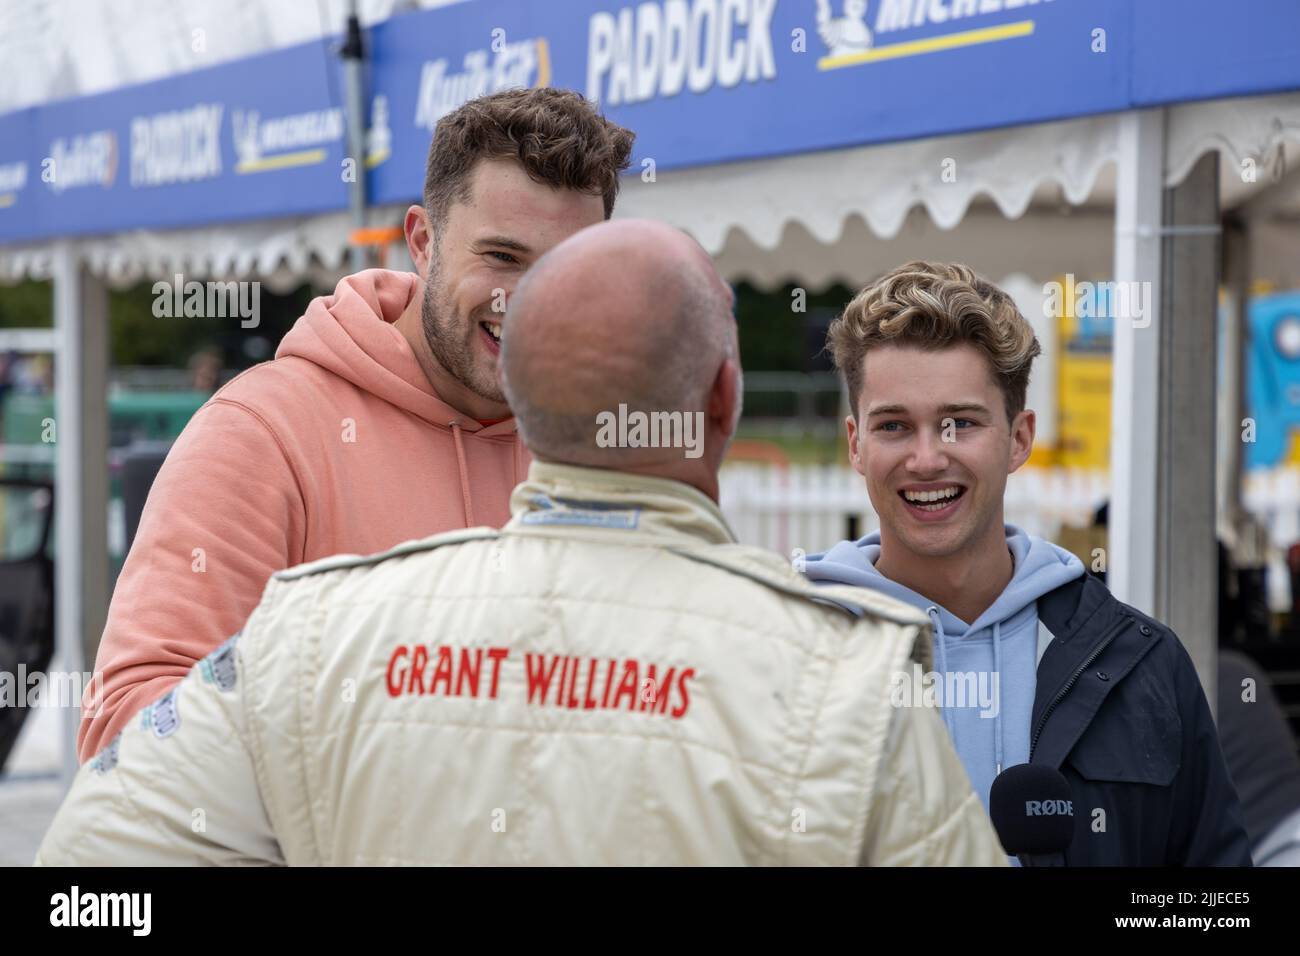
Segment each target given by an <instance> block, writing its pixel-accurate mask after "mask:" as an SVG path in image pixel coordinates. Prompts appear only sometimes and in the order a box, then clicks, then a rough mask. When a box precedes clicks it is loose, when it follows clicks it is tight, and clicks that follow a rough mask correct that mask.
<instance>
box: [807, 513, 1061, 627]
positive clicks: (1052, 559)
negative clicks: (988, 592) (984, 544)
mask: <svg viewBox="0 0 1300 956" xmlns="http://www.w3.org/2000/svg"><path fill="white" fill-rule="evenodd" d="M1005 528H1006V539H1007V547H1008V548H1009V549H1010V550H1011V557H1012V560H1013V562H1014V564H1015V570H1014V571H1013V573H1012V576H1011V581H1010V583H1008V584H1007V586H1006V587H1005V588H1004V589H1003V590H1002V593H1001V594H1000V595H998V598H997V600H995V601H994V602H993V603H992V604H991V605H990V606H989V608H988V609H987V610H986V611H984V613H983V614H981V615H980V616H979V618H977V619H976V620H974V621H972V622H970V623H969V624H968V623H967V622H965V621H963V620H961V619H960V618H957V617H955V616H953V615H952V614H951V613H950V612H949V611H948V610H947V609H946V608H943V607H939V606H938V605H937V604H935V603H934V602H933V601H931V600H930V599H929V598H927V597H925V596H924V595H922V594H918V593H917V592H915V591H913V590H912V589H911V588H908V587H904V586H903V585H901V584H897V583H895V582H893V581H891V580H889V578H887V577H885V576H884V575H883V574H881V573H880V572H879V571H877V570H876V560H877V559H878V558H879V557H880V532H879V531H873V532H872V533H871V534H869V535H867V536H866V537H865V538H862V539H860V540H858V541H841V542H840V543H839V544H837V545H835V547H833V548H831V549H830V550H829V551H826V552H824V553H822V554H815V555H811V556H809V557H808V558H807V565H806V570H805V572H804V573H805V574H807V575H808V577H809V578H810V579H811V580H813V581H824V582H827V583H835V584H853V585H857V586H858V587H865V588H871V589H872V590H873V591H879V592H881V593H882V594H887V595H889V596H890V597H893V598H897V599H898V600H900V601H904V602H906V603H907V604H910V605H912V606H913V607H915V608H919V609H921V610H922V611H928V610H929V609H931V608H935V609H936V611H937V613H938V617H939V622H940V623H941V624H942V627H943V632H944V633H945V634H946V635H948V636H949V637H962V636H965V635H966V634H968V633H969V634H972V635H974V634H976V633H978V632H980V631H983V630H986V629H988V628H991V627H992V626H993V625H994V624H998V623H1005V622H1006V621H1008V620H1009V619H1011V618H1012V617H1014V616H1015V615H1017V614H1019V613H1020V612H1021V611H1023V610H1024V609H1025V608H1026V607H1027V606H1028V605H1030V604H1032V603H1034V602H1035V601H1037V600H1038V599H1039V598H1040V597H1042V596H1043V595H1044V594H1047V593H1049V592H1051V591H1054V590H1056V589H1057V588H1059V587H1060V586H1061V585H1062V584H1065V583H1067V582H1069V581H1073V580H1074V579H1075V578H1077V577H1081V576H1082V575H1083V562H1082V561H1080V560H1079V559H1078V558H1077V557H1075V556H1074V555H1073V554H1071V553H1070V552H1069V551H1066V550H1065V549H1064V548H1061V547H1058V546H1057V545H1054V544H1052V543H1051V542H1050V541H1044V540H1043V539H1042V538H1035V537H1033V536H1031V535H1028V534H1025V532H1023V531H1021V530H1020V529H1019V528H1017V527H1016V526H1015V525H1006V526H1005ZM932 616H933V615H932Z"/></svg>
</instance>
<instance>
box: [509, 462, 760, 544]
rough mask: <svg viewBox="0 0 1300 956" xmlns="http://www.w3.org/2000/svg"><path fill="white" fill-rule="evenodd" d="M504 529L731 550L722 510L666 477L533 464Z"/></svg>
mask: <svg viewBox="0 0 1300 956" xmlns="http://www.w3.org/2000/svg"><path fill="white" fill-rule="evenodd" d="M510 513H511V518H510V521H509V523H507V524H506V526H505V528H504V529H503V530H504V531H507V532H517V533H527V534H548V535H555V536H559V537H584V538H599V539H608V538H609V535H610V532H611V531H614V532H620V531H621V532H624V533H626V534H628V535H631V536H632V538H633V540H634V541H644V543H645V544H654V545H692V544H693V545H699V544H734V543H735V541H736V536H735V535H734V534H733V533H732V531H731V528H730V527H729V526H728V525H727V520H726V518H724V517H723V516H722V512H721V511H720V510H719V509H718V506H717V504H715V503H714V502H713V501H712V500H710V499H709V497H708V496H707V495H705V494H704V493H703V492H701V491H699V490H698V489H696V488H692V487H691V486H690V485H686V484H683V483H682V482H680V481H673V480H671V479H668V478H654V477H650V476H648V475H634V474H629V473H627V472H623V471H611V470H608V469H604V468H586V467H582V466H578V465H559V464H556V463H554V462H547V461H536V460H534V461H533V462H532V464H531V465H529V468H528V478H527V479H526V480H525V481H524V482H523V483H521V484H520V485H519V486H518V487H516V488H515V490H514V492H513V494H511V496H510Z"/></svg>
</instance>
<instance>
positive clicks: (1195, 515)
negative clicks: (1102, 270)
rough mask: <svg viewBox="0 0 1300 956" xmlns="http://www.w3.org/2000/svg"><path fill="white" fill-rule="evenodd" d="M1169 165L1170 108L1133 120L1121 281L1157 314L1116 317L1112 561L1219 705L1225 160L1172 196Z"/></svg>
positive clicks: (1121, 223)
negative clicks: (1218, 451) (1218, 470)
mask: <svg viewBox="0 0 1300 956" xmlns="http://www.w3.org/2000/svg"><path fill="white" fill-rule="evenodd" d="M1164 161H1165V114H1164V111H1163V110H1151V111H1140V112H1134V113H1130V114H1126V115H1125V116H1123V117H1121V119H1120V135H1119V170H1118V176H1117V180H1116V208H1115V229H1116V233H1115V280H1116V282H1117V283H1129V284H1131V283H1137V285H1136V286H1133V285H1129V286H1128V288H1129V289H1130V290H1131V291H1130V294H1129V298H1130V300H1134V299H1135V297H1136V299H1135V301H1137V302H1139V303H1143V302H1145V304H1146V308H1145V310H1144V311H1143V314H1140V315H1138V314H1135V313H1134V310H1133V309H1121V310H1120V311H1121V312H1122V313H1123V314H1120V315H1117V316H1116V319H1115V356H1114V383H1113V395H1112V398H1113V406H1112V408H1113V411H1112V417H1113V421H1114V428H1113V433H1112V434H1113V438H1112V448H1111V472H1112V474H1111V478H1112V488H1113V497H1112V504H1111V510H1110V536H1111V537H1110V562H1109V565H1110V570H1111V573H1112V575H1113V584H1112V587H1113V588H1114V590H1115V593H1116V595H1117V596H1118V597H1119V598H1120V599H1121V600H1124V601H1127V602H1128V603H1130V604H1132V605H1134V606H1135V607H1137V608H1138V609H1139V610H1142V611H1145V612H1146V613H1148V614H1151V615H1152V616H1154V617H1156V618H1158V619H1159V620H1161V621H1164V622H1165V623H1167V624H1168V625H1169V626H1170V627H1172V628H1173V629H1174V630H1175V631H1176V632H1177V633H1178V636H1179V637H1180V638H1181V639H1182V642H1183V645H1184V646H1185V647H1186V648H1187V650H1188V653H1190V654H1191V657H1192V661H1193V663H1195V665H1196V670H1197V673H1198V675H1199V676H1200V679H1201V683H1202V685H1203V686H1204V687H1205V691H1206V696H1207V697H1208V698H1209V699H1210V701H1211V702H1212V701H1213V700H1214V693H1215V683H1216V681H1215V676H1216V675H1215V670H1216V663H1217V650H1218V633H1217V631H1218V628H1217V624H1218V551H1217V547H1216V540H1217V539H1216V534H1215V447H1214V446H1215V435H1216V428H1215V425H1216V422H1215V404H1216V403H1215V390H1214V385H1215V378H1216V355H1217V351H1218V347H1217V346H1218V335H1217V316H1218V286H1219V268H1220V255H1219V237H1220V227H1219V195H1218V168H1219V167H1218V154H1217V153H1208V154H1206V155H1205V156H1202V157H1201V159H1200V161H1199V162H1198V163H1197V164H1196V166H1195V167H1194V168H1193V169H1192V171H1191V173H1190V174H1188V176H1187V178H1186V179H1185V180H1184V181H1183V182H1182V183H1181V184H1180V185H1178V186H1176V187H1173V188H1169V189H1166V188H1164V166H1165V162H1164ZM1117 288H1120V289H1123V288H1125V287H1124V286H1119V287H1117ZM1148 295H1149V298H1148ZM1121 302H1122V300H1121Z"/></svg>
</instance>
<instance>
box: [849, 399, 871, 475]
mask: <svg viewBox="0 0 1300 956" xmlns="http://www.w3.org/2000/svg"><path fill="white" fill-rule="evenodd" d="M844 428H845V430H846V431H847V432H848V436H849V464H850V465H852V466H853V470H854V471H856V472H857V473H858V474H859V475H862V476H863V477H864V478H865V477H866V475H867V473H866V472H865V471H863V470H862V469H863V465H862V453H861V449H859V448H858V420H857V418H856V417H854V416H853V415H846V416H845V417H844Z"/></svg>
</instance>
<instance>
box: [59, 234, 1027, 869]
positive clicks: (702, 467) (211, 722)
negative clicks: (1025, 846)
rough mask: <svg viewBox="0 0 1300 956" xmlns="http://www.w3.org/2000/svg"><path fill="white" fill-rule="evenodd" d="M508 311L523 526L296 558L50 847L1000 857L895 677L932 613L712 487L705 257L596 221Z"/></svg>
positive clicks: (261, 855)
mask: <svg viewBox="0 0 1300 956" xmlns="http://www.w3.org/2000/svg"><path fill="white" fill-rule="evenodd" d="M504 329H505V333H504V341H505V346H504V349H503V353H502V375H503V384H504V386H505V391H506V395H507V397H508V398H509V400H510V404H511V407H512V409H513V411H514V412H515V414H516V415H517V416H518V421H519V425H520V431H521V432H522V434H523V438H524V440H525V442H526V443H527V444H528V447H529V448H530V450H531V451H532V453H533V454H534V455H535V456H536V459H537V460H536V461H535V462H534V464H533V466H532V469H531V471H530V472H529V476H528V479H527V480H526V481H525V482H524V483H523V484H521V485H520V486H519V487H518V488H517V489H516V490H515V492H514V495H513V498H512V501H511V510H512V515H513V517H512V518H511V520H510V522H509V524H507V525H506V527H505V528H503V529H502V530H501V531H499V532H498V531H493V530H491V529H486V528H481V529H469V530H466V531H457V532H451V533H448V534H444V535H439V536H436V537H433V538H429V539H426V540H423V541H413V542H409V543H407V544H403V545H400V546H398V547H396V548H394V549H392V550H390V551H388V552H385V553H382V554H378V555H373V556H371V557H364V558H360V557H350V556H342V557H336V558H328V559H325V560H322V561H317V562H315V563H312V564H308V565H303V566H300V567H297V568H293V569H290V570H288V571H283V572H280V573H278V574H276V575H275V576H274V577H272V579H271V580H270V582H269V583H268V584H267V587H266V590H265V593H264V595H263V597H262V601H261V604H260V605H259V606H258V607H257V609H256V610H255V611H254V612H253V614H252V616H251V617H250V618H249V619H248V621H247V623H246V625H245V627H244V628H243V630H242V631H241V632H240V633H239V634H237V635H236V636H234V637H232V638H231V639H230V640H229V641H227V642H226V643H225V644H224V645H222V647H220V648H219V649H218V650H217V651H215V652H214V653H213V654H211V655H210V656H209V657H207V658H205V659H204V660H202V661H200V662H199V664H198V665H197V666H195V668H194V669H193V670H192V671H191V672H190V674H189V675H188V677H186V679H185V680H184V681H183V682H182V683H181V684H180V685H178V686H177V687H176V688H174V689H173V690H171V691H170V692H168V693H167V694H166V695H165V696H163V697H162V698H160V699H159V700H158V701H157V702H155V703H154V704H152V705H151V706H149V707H148V708H146V709H145V710H144V711H143V712H142V713H141V714H140V715H139V716H138V717H137V718H136V719H135V720H134V721H132V723H131V724H130V725H129V726H128V728H127V729H126V730H125V731H124V732H123V733H121V734H120V735H119V736H118V737H117V738H115V739H114V740H113V742H112V743H111V744H110V745H109V746H108V747H107V748H106V749H105V750H103V751H102V752H100V753H99V754H98V756H97V757H95V758H94V759H93V760H91V761H89V762H88V763H86V764H85V765H84V766H83V767H82V768H81V771H80V774H79V776H78V778H77V780H76V782H75V785H74V786H73V788H72V791H71V792H70V794H69V795H68V798H67V800H66V802H65V803H64V805H63V806H62V808H61V809H60V810H59V813H58V815H57V817H56V818H55V820H54V823H53V824H52V826H51V827H50V830H49V832H48V833H47V835H46V837H45V841H44V843H43V845H42V846H41V849H40V852H39V854H38V858H37V862H38V863H42V864H51V865H99V864H189V863H213V864H286V863H287V864H308V865H311V864H438V863H447V864H616V865H621V864H856V863H863V864H869V865H888V864H920V865H940V864H955V865H992V866H1000V865H1005V863H1006V856H1005V854H1004V853H1003V851H1002V848H1001V847H1000V846H999V844H998V841H997V837H996V836H995V834H994V832H993V829H992V825H991V823H990V822H989V820H988V818H987V817H986V816H985V814H984V811H983V809H982V808H981V806H980V803H979V800H978V799H977V798H976V797H975V795H974V794H973V793H972V791H971V787H970V784H969V782H968V780H967V778H966V774H965V772H964V770H963V768H962V765H961V763H960V762H959V761H958V759H957V756H956V754H955V753H954V751H953V749H952V746H951V744H950V743H949V742H948V738H947V732H946V731H945V729H944V726H943V723H942V721H941V720H940V718H939V715H938V713H937V712H936V711H935V710H933V709H931V708H927V707H924V706H916V707H895V706H892V705H891V693H890V685H891V681H892V680H894V679H896V675H906V674H908V673H909V672H910V670H911V666H912V663H913V662H914V661H915V662H919V663H920V664H921V665H922V666H923V667H924V668H925V669H926V670H929V669H930V660H929V634H928V631H927V629H926V627H927V625H926V621H925V617H924V615H922V614H921V613H920V612H917V611H914V610H912V609H909V608H907V607H905V606H904V605H902V604H901V603H895V602H894V601H892V600H890V599H889V598H886V597H883V596H879V595H877V594H875V593H873V592H871V591H867V590H859V589H856V588H850V587H839V588H825V587H823V588H817V587H815V586H813V585H811V584H809V583H807V582H805V581H804V580H803V579H802V578H801V577H800V576H799V575H798V574H796V573H795V572H794V570H793V569H791V568H790V567H789V566H788V565H787V564H786V563H785V562H784V561H783V560H782V559H781V558H780V557H779V556H777V555H775V554H770V553H767V552H763V551H759V550H757V549H753V548H747V547H741V546H740V545H738V544H736V543H735V539H734V537H733V535H732V533H731V531H730V530H729V529H728V527H727V524H726V522H725V521H724V519H723V517H722V514H721V512H720V511H719V509H718V505H717V499H718V476H717V471H718V468H719V466H720V464H721V461H722V458H723V455H724V454H725V451H726V447H727V444H728V442H729V441H730V439H731V436H732V434H733V432H734V430H735V425H736V421H737V419H738V417H739V412H740V396H741V376H740V368H739V362H738V351H737V342H736V328H735V322H734V319H733V318H732V316H731V294H730V291H729V290H728V289H727V287H726V286H725V285H724V284H723V283H722V281H721V280H720V278H719V276H718V274H717V273H716V271H715V270H714V269H713V266H712V263H711V262H710V260H709V258H708V256H707V255H706V254H705V253H704V251H703V250H702V249H700V248H699V246H697V245H696V244H695V243H694V242H693V241H692V240H690V239H688V238H687V237H686V236H684V235H683V234H681V233H679V232H677V231H675V230H673V229H670V228H669V227H667V226H663V225H658V224H653V223H648V222H644V221H634V220H623V221H618V222H612V223H602V224H600V225H597V226H593V227H590V228H587V229H584V230H582V231H580V232H579V233H577V234H576V235H575V236H573V237H571V238H570V239H568V240H566V241H565V242H563V243H561V244H560V245H558V246H557V247H556V248H555V249H553V250H552V251H551V252H550V253H548V254H547V255H546V256H544V257H543V258H542V259H541V260H540V261H539V263H538V264H537V265H536V266H535V267H534V268H533V269H532V270H531V271H530V272H529V274H528V276H527V278H525V279H524V280H523V282H522V283H521V284H520V286H519V287H518V288H517V290H516V292H515V294H514V296H513V298H512V301H511V302H510V306H509V310H508V312H507V315H506V321H505V323H504Z"/></svg>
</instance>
